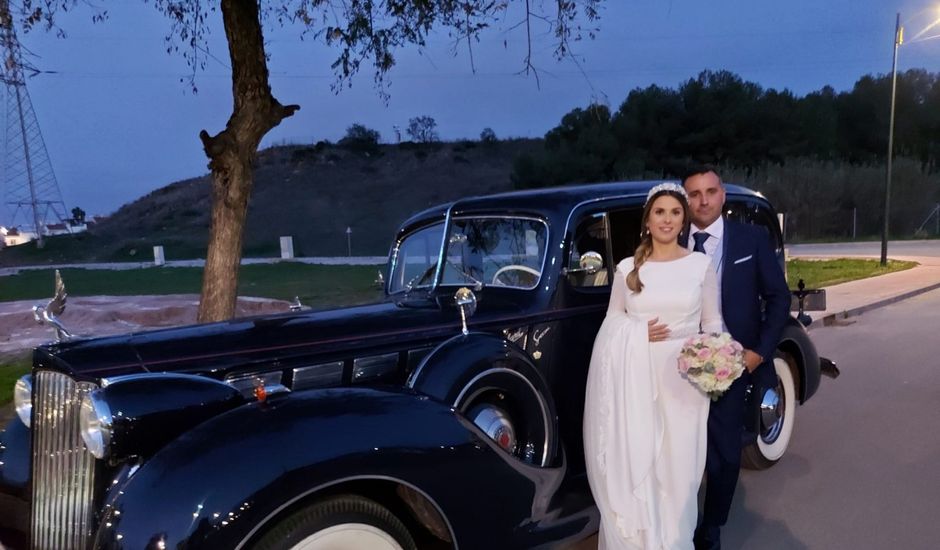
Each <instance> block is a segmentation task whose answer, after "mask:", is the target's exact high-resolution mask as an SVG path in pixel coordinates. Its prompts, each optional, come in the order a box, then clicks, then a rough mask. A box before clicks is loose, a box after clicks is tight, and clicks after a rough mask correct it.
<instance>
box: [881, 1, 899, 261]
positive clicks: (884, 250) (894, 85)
mask: <svg viewBox="0 0 940 550" xmlns="http://www.w3.org/2000/svg"><path fill="white" fill-rule="evenodd" d="M902 42H904V28H903V27H901V14H900V12H899V13H898V16H897V20H896V21H895V23H894V60H893V61H892V62H891V117H890V120H889V122H888V168H887V173H886V174H885V213H884V220H885V224H884V227H883V228H882V229H881V265H882V266H885V265H888V219H889V217H890V212H891V160H892V157H893V156H894V103H895V98H896V96H897V89H898V47H899V46H900V45H901V43H902Z"/></svg>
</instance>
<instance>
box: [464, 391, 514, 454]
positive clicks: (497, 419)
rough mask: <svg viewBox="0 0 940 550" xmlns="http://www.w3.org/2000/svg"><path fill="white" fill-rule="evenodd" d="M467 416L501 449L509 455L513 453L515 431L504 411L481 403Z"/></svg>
mask: <svg viewBox="0 0 940 550" xmlns="http://www.w3.org/2000/svg"><path fill="white" fill-rule="evenodd" d="M467 416H468V417H469V418H470V420H471V421H472V422H473V423H474V424H476V425H477V427H478V428H480V429H481V430H483V433H485V434H486V435H487V436H489V437H490V439H492V440H493V441H495V442H496V444H497V445H499V446H500V447H501V448H502V449H504V450H505V451H507V452H510V453H513V452H515V450H516V431H515V429H514V428H513V426H512V422H511V421H510V420H509V415H507V414H506V412H505V411H503V410H502V409H500V408H499V407H496V406H495V405H491V404H489V403H483V404H481V405H477V406H476V407H474V408H473V409H472V410H471V411H470V414H468V415H467Z"/></svg>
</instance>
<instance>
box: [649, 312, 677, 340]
mask: <svg viewBox="0 0 940 550" xmlns="http://www.w3.org/2000/svg"><path fill="white" fill-rule="evenodd" d="M647 326H648V330H647V332H648V333H649V339H650V342H662V341H663V340H665V339H667V338H669V333H670V332H672V331H671V330H669V327H668V326H667V325H665V324H660V322H659V317H654V318H652V319H650V320H649V322H647Z"/></svg>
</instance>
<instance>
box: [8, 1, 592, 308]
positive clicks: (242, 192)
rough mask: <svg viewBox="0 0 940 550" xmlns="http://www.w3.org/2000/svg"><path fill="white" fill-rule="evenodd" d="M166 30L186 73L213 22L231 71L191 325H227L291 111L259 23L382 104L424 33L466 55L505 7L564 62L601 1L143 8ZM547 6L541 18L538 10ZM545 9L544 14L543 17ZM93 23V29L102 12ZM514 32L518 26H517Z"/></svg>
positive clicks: (40, 22) (214, 153) (161, 4)
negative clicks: (271, 152) (399, 54)
mask: <svg viewBox="0 0 940 550" xmlns="http://www.w3.org/2000/svg"><path fill="white" fill-rule="evenodd" d="M151 1H152V3H153V5H154V6H155V7H156V8H157V9H158V10H159V11H160V12H161V13H163V14H164V15H165V16H166V17H167V18H168V19H169V21H170V28H171V30H170V34H169V39H168V41H169V43H170V47H169V48H168V50H170V51H176V52H179V53H181V54H182V55H183V56H184V58H185V59H186V60H187V62H188V63H189V64H190V66H191V67H192V68H193V80H192V82H193V88H194V89H195V72H196V71H197V69H200V68H202V67H204V66H205V63H206V58H207V56H208V49H207V47H206V38H207V34H208V28H207V21H208V20H209V18H210V17H214V16H216V14H218V13H221V17H222V24H223V27H224V29H225V36H226V40H227V42H228V52H229V58H230V62H231V66H232V94H233V100H234V101H233V110H232V114H231V116H230V117H229V120H228V123H227V124H226V126H225V129H224V130H222V131H220V132H219V133H217V134H215V135H212V134H210V133H209V132H208V131H206V130H202V131H201V132H200V133H199V138H200V139H201V140H202V145H203V149H204V151H205V153H206V156H207V157H208V158H209V169H210V170H211V173H212V193H211V196H212V216H211V219H212V221H211V228H210V232H209V249H208V251H207V254H206V266H205V270H204V271H203V281H202V298H201V300H200V303H199V313H198V319H199V321H215V320H222V319H227V318H230V317H231V316H232V315H233V314H234V311H235V299H236V289H237V286H238V268H239V263H240V260H241V250H242V242H243V238H244V227H245V219H246V216H247V212H248V199H249V197H250V196H251V189H252V184H253V173H252V161H253V159H254V157H255V154H256V153H257V150H258V145H259V144H260V143H261V139H262V138H263V137H264V136H265V135H266V134H267V133H268V132H269V131H270V130H271V129H272V128H274V127H276V126H277V125H278V124H280V123H281V121H282V120H284V119H285V118H287V117H290V116H292V115H293V114H294V113H295V112H296V111H297V110H298V109H299V108H300V106H299V105H283V104H282V103H281V102H280V101H278V100H277V99H276V98H275V97H274V94H273V93H272V91H271V86H270V83H269V80H268V66H267V54H266V53H265V48H264V43H265V39H264V31H263V28H262V22H263V21H264V22H269V23H280V24H288V23H297V24H300V25H301V26H303V27H304V29H305V30H304V32H305V33H310V34H312V35H313V36H314V37H316V38H319V39H323V40H325V41H326V43H327V44H329V45H332V46H335V47H336V48H338V50H339V55H338V57H337V58H336V60H335V61H334V62H333V64H332V68H333V70H334V71H335V74H336V77H337V81H336V84H335V86H334V87H335V89H341V88H343V87H344V86H348V85H349V83H350V79H351V78H352V76H353V75H354V74H355V73H356V72H358V70H359V68H360V66H361V65H362V64H363V63H365V64H366V66H369V65H371V67H372V69H373V70H374V78H375V82H376V85H377V86H378V88H379V92H380V93H381V94H383V95H384V94H385V87H384V79H385V75H386V73H387V72H388V71H389V70H390V69H391V68H392V67H393V66H394V65H395V53H396V51H397V50H399V49H401V48H403V47H405V46H408V45H412V44H416V45H420V46H423V45H425V43H426V39H427V37H428V35H429V34H430V33H431V32H432V31H433V30H434V29H442V30H445V31H446V32H448V33H450V35H451V36H454V37H456V38H457V39H459V40H460V41H466V44H467V47H468V48H471V53H472V45H473V43H474V42H475V41H477V40H478V39H479V36H480V34H481V33H482V32H483V31H484V30H486V29H487V28H489V27H490V26H492V25H493V24H495V23H496V22H498V21H500V20H505V19H507V18H509V17H516V16H515V15H514V12H512V11H511V10H510V7H511V6H522V7H524V13H523V15H522V16H521V18H522V21H521V22H520V21H513V22H510V23H511V24H512V27H513V28H517V27H519V28H525V29H527V30H526V40H527V41H528V43H529V48H528V49H527V51H529V52H531V51H532V47H531V36H532V32H533V31H532V30H531V29H532V23H537V24H542V25H544V28H543V29H542V30H544V31H545V34H546V35H548V36H553V37H555V39H556V47H555V54H556V56H558V57H559V58H561V57H566V56H568V55H570V43H571V42H572V41H574V40H578V39H579V38H581V35H582V33H584V34H587V35H588V36H593V35H594V32H595V29H593V28H590V27H585V26H583V25H582V24H581V23H580V22H579V20H580V19H582V18H584V19H586V20H587V21H588V22H594V21H596V20H597V19H599V13H598V8H599V6H600V3H601V1H602V0H550V1H547V2H545V3H544V4H542V3H539V4H538V5H532V4H531V3H530V2H529V1H528V0H525V2H522V1H521V0H515V1H503V2H493V1H492V0H462V1H460V2H456V1H453V0H351V1H349V2H332V1H329V0H304V1H295V0H219V2H218V4H216V3H215V2H206V1H202V0H151ZM19 3H20V4H21V5H20V6H19V8H18V9H16V10H9V8H8V3H6V2H4V3H3V4H2V8H0V9H5V10H6V13H2V14H0V19H2V21H3V22H6V23H7V24H10V23H11V22H12V21H13V18H12V17H11V16H12V15H15V16H16V17H17V19H16V24H18V25H19V26H20V27H22V28H23V29H24V30H26V31H29V30H30V29H32V28H34V27H37V26H40V27H45V28H47V29H51V28H56V27H55V24H56V23H55V22H56V19H57V16H58V15H59V13H61V12H64V11H68V10H71V9H73V8H75V7H76V6H77V5H78V4H83V5H85V4H87V2H85V1H84V0H20V2H19ZM544 5H547V6H549V7H548V8H544V10H543V6H544ZM552 8H554V9H552ZM98 10H99V11H97V12H96V13H95V15H94V16H93V17H95V18H96V19H102V18H104V17H106V12H104V11H103V10H102V9H100V8H98ZM519 23H523V25H519ZM471 59H472V55H471ZM523 69H524V71H525V72H526V74H529V73H530V72H533V73H534V74H535V76H536V78H538V73H537V72H535V65H534V62H533V59H532V56H531V53H530V54H528V55H526V57H525V58H524V59H523Z"/></svg>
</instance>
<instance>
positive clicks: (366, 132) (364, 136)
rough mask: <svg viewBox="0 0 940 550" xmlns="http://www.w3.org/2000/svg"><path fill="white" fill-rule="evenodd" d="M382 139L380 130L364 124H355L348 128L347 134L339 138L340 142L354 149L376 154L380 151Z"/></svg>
mask: <svg viewBox="0 0 940 550" xmlns="http://www.w3.org/2000/svg"><path fill="white" fill-rule="evenodd" d="M380 139H381V135H380V134H379V132H378V130H373V129H371V128H366V127H365V126H363V125H362V124H353V125H352V126H350V127H349V128H346V135H345V136H344V137H343V139H341V140H339V144H340V145H341V146H343V147H346V148H347V149H351V150H353V151H359V152H361V153H369V154H375V153H377V152H378V151H379V140H380Z"/></svg>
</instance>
